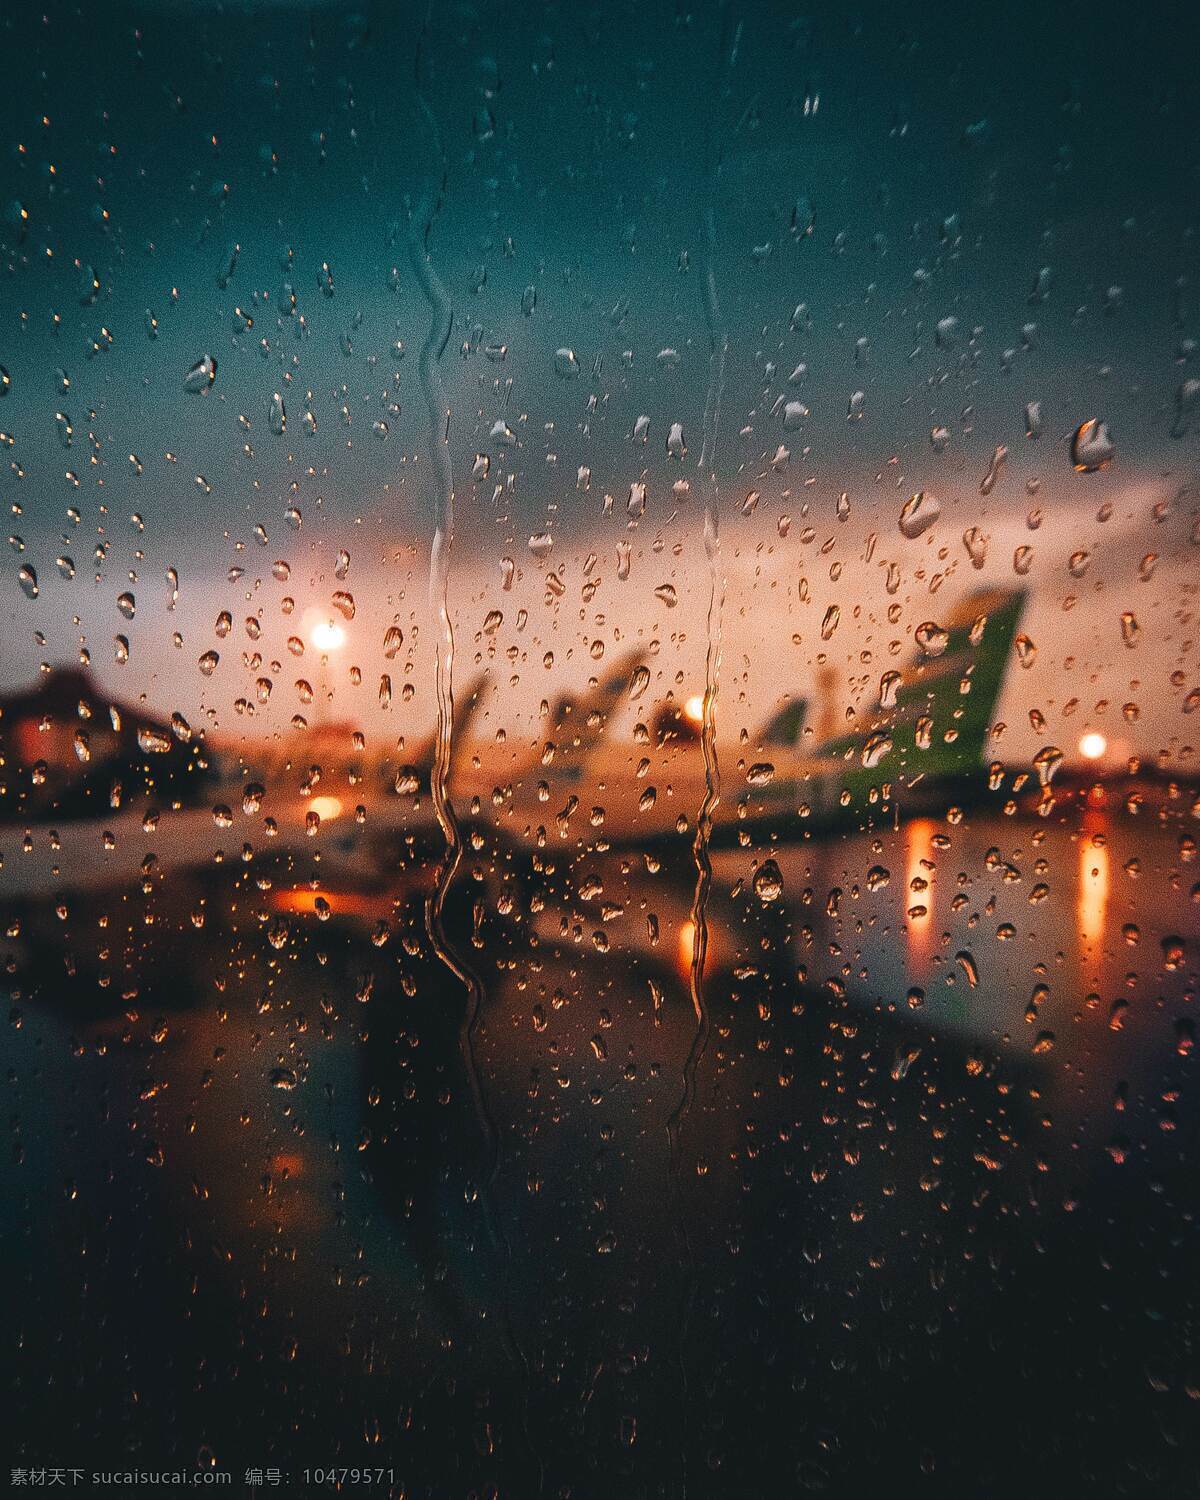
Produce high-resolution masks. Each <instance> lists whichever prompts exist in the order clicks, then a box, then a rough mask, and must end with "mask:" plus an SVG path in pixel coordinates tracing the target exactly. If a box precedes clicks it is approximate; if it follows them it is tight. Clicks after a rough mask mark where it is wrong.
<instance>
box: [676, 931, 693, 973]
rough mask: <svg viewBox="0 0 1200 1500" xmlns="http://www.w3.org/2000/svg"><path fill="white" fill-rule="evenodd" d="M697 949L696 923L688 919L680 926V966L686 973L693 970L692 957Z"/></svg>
mask: <svg viewBox="0 0 1200 1500" xmlns="http://www.w3.org/2000/svg"><path fill="white" fill-rule="evenodd" d="M695 951H696V924H695V923H694V922H691V921H688V922H684V923H682V924H681V926H680V928H679V967H680V969H681V970H682V971H683V972H684V973H685V974H690V973H691V971H692V959H693V957H694V956H695Z"/></svg>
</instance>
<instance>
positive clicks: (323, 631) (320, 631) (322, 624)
mask: <svg viewBox="0 0 1200 1500" xmlns="http://www.w3.org/2000/svg"><path fill="white" fill-rule="evenodd" d="M345 639H346V632H345V631H344V630H343V629H342V627H341V626H340V625H338V624H337V623H336V622H335V621H333V620H318V621H317V623H316V624H315V625H314V626H313V628H312V643H313V645H314V646H315V647H316V648H317V650H318V651H336V650H337V649H338V647H339V646H341V645H342V644H343V643H344V642H345Z"/></svg>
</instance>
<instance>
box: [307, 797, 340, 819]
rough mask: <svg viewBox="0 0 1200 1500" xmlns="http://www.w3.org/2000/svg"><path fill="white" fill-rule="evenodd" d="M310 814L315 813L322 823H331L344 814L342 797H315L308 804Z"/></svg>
mask: <svg viewBox="0 0 1200 1500" xmlns="http://www.w3.org/2000/svg"><path fill="white" fill-rule="evenodd" d="M308 810H309V812H315V813H316V815H317V817H318V818H320V820H321V822H322V823H330V822H332V821H333V819H334V818H338V817H340V816H341V813H342V799H341V798H340V797H314V798H313V799H312V801H311V802H310V803H309V804H308Z"/></svg>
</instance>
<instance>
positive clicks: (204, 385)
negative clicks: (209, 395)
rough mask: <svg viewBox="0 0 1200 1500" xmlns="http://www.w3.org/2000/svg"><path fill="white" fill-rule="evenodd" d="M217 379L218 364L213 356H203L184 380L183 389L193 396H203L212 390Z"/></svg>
mask: <svg viewBox="0 0 1200 1500" xmlns="http://www.w3.org/2000/svg"><path fill="white" fill-rule="evenodd" d="M216 378H217V362H216V360H215V359H214V358H213V356H212V355H211V354H202V355H201V356H200V358H199V359H198V360H197V361H196V363H195V364H194V365H193V366H192V368H191V369H190V370H189V371H188V372H187V374H186V375H185V376H184V378H183V388H184V390H185V391H189V392H191V394H192V395H194V396H195V395H203V394H204V393H205V392H207V391H209V390H211V389H212V384H213V381H214V380H216Z"/></svg>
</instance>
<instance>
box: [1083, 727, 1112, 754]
mask: <svg viewBox="0 0 1200 1500" xmlns="http://www.w3.org/2000/svg"><path fill="white" fill-rule="evenodd" d="M1107 749H1108V741H1107V740H1106V739H1105V738H1104V736H1103V735H1102V734H1098V733H1097V732H1096V730H1094V729H1093V730H1090V731H1089V732H1088V733H1087V734H1085V735H1084V736H1083V738H1082V739H1081V740H1080V741H1079V753H1080V755H1082V756H1084V757H1085V758H1086V759H1087V760H1099V759H1100V757H1101V756H1102V755H1103V754H1104V752H1105V751H1106V750H1107Z"/></svg>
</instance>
